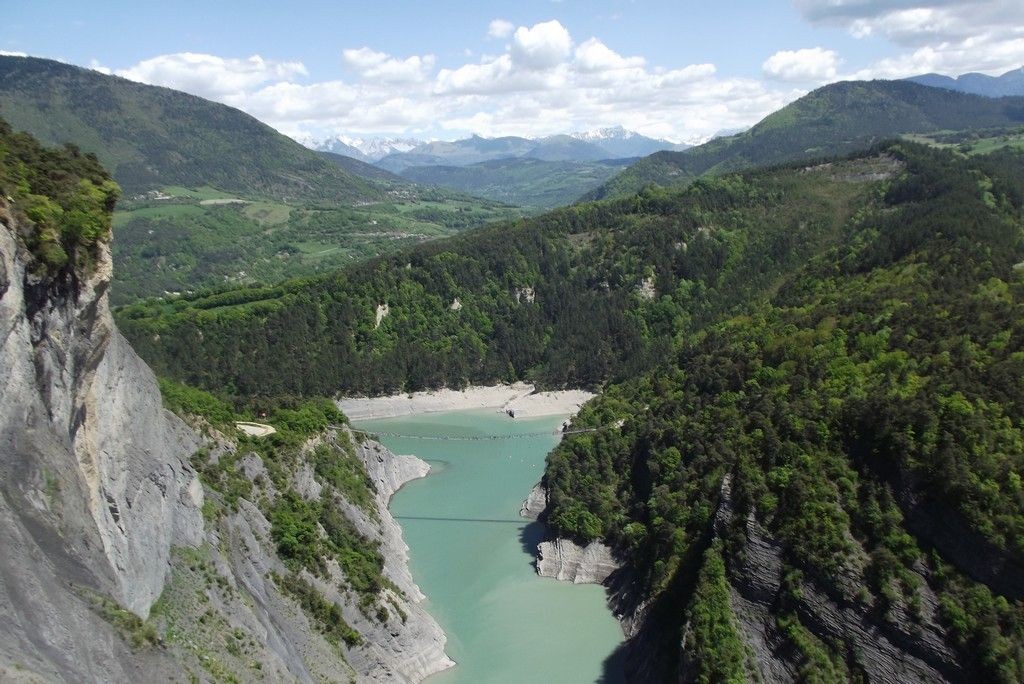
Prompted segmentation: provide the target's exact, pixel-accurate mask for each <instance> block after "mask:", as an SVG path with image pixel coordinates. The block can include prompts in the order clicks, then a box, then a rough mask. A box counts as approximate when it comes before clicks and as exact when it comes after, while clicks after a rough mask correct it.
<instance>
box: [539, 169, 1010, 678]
mask: <svg viewBox="0 0 1024 684" xmlns="http://www.w3.org/2000/svg"><path fill="white" fill-rule="evenodd" d="M905 159H906V164H907V168H906V171H907V173H906V174H904V175H903V176H901V177H900V178H898V179H896V180H895V181H893V182H892V183H891V184H886V185H885V186H884V187H882V188H880V189H879V190H880V194H879V195H878V202H877V203H875V204H872V205H869V206H866V207H864V208H863V209H862V210H861V211H859V212H857V213H856V214H855V215H854V216H853V217H852V219H851V220H850V221H848V222H847V223H846V224H845V225H844V227H843V229H842V231H841V234H840V236H839V239H838V240H837V242H836V246H835V247H833V248H831V249H830V250H828V251H827V252H825V253H823V254H821V255H819V256H818V257H816V258H814V259H813V260H811V261H810V263H809V264H808V265H807V266H805V267H803V268H801V269H799V270H797V271H796V272H794V273H793V274H792V275H791V276H789V277H787V278H786V279H785V281H784V282H782V283H781V286H780V287H779V288H778V289H777V291H776V292H775V293H774V294H773V296H772V297H771V298H770V299H769V300H768V301H755V302H752V303H749V304H747V305H745V306H743V307H741V308H740V309H738V310H736V311H735V312H734V313H733V314H732V315H729V316H726V317H724V318H723V319H722V320H720V321H719V322H717V323H715V324H714V325H711V326H708V327H706V328H704V329H702V330H700V331H699V332H698V333H696V334H694V335H692V336H689V337H687V338H685V339H684V340H683V342H682V344H681V345H680V346H679V347H678V348H677V350H676V351H675V354H674V355H673V357H672V358H671V359H670V360H669V361H668V362H667V363H666V364H665V366H664V367H663V368H661V369H659V370H658V371H656V372H653V373H650V374H647V375H644V376H643V377H641V378H639V379H637V380H634V381H630V382H627V383H624V384H622V385H619V386H615V387H613V388H612V389H610V390H609V391H607V392H605V393H604V394H603V395H602V396H601V397H600V398H599V399H598V400H596V401H595V402H593V403H592V404H591V405H589V406H588V407H586V408H585V411H584V413H583V414H582V415H581V416H580V418H579V419H578V421H577V422H578V423H580V424H583V425H594V426H598V425H608V424H609V423H612V422H613V421H619V420H622V421H624V423H623V427H622V429H621V431H604V432H599V433H596V434H595V435H581V436H574V437H572V438H570V439H568V440H566V441H565V442H563V443H562V445H561V446H560V447H559V448H558V449H557V450H556V451H555V453H554V454H553V455H552V456H551V457H550V459H549V466H548V470H547V474H546V481H547V485H548V488H549V489H548V491H549V494H550V496H551V499H550V502H551V509H550V511H551V516H550V518H549V522H550V523H551V524H552V525H553V526H554V527H555V528H557V529H558V530H560V532H561V533H562V534H565V535H568V536H572V537H576V538H579V539H593V538H603V539H605V540H610V541H611V543H613V544H614V545H615V546H617V547H619V548H622V549H626V550H628V553H629V558H630V562H631V566H632V568H633V570H634V571H635V573H636V577H637V581H638V582H639V583H640V584H642V585H643V586H644V587H645V594H646V595H647V596H654V597H658V599H657V602H659V603H660V608H658V609H655V613H656V614H657V615H658V616H659V617H658V618H657V619H658V620H659V621H660V622H659V623H658V629H660V630H661V631H662V632H664V633H667V634H669V635H671V636H669V637H667V638H666V642H668V643H666V644H665V645H664V647H665V648H666V649H671V648H672V645H671V644H672V643H676V644H678V643H679V640H680V639H686V640H687V643H688V645H689V647H690V648H691V649H692V652H691V653H690V655H689V658H690V662H689V663H683V664H680V663H676V662H675V661H674V657H672V656H665V658H667V659H668V662H670V663H672V666H671V667H669V668H668V669H669V670H673V669H675V667H676V666H681V667H682V673H683V675H684V677H694V678H699V679H701V680H702V681H724V680H727V679H728V680H730V681H732V680H734V679H742V678H749V677H751V676H752V674H751V673H752V672H753V671H754V669H755V668H753V667H752V665H751V663H750V661H749V660H748V658H747V657H746V656H745V655H744V652H745V648H746V647H745V645H744V644H745V640H746V641H749V632H750V626H749V624H745V623H744V619H743V617H742V616H732V615H731V610H732V609H731V608H730V605H729V603H728V600H726V602H725V603H724V604H723V602H722V599H721V594H718V595H717V597H716V593H715V591H716V589H715V584H714V583H715V582H717V583H719V585H723V584H725V585H727V583H728V582H732V584H733V585H737V586H739V589H738V590H739V591H740V592H741V593H743V592H744V591H745V590H747V588H746V587H744V586H743V584H744V583H745V582H753V581H754V579H753V577H754V576H756V575H757V574H758V573H762V574H764V575H765V579H764V581H766V582H767V581H769V579H768V575H769V574H770V573H769V570H768V566H765V565H760V566H759V565H758V564H757V563H758V561H757V560H756V558H757V552H755V547H758V544H760V545H761V546H760V547H758V548H761V549H762V551H763V548H764V545H765V544H767V543H770V544H777V545H778V546H779V548H780V551H781V554H780V555H781V561H782V566H781V571H780V573H781V577H782V580H781V581H782V585H781V590H780V593H779V596H778V604H777V605H776V606H774V607H772V608H771V609H770V610H771V611H772V613H774V620H775V624H774V625H771V626H770V628H769V630H768V631H769V634H771V632H773V631H774V632H775V633H774V635H773V636H774V638H776V639H777V640H778V641H779V642H780V643H781V648H782V649H783V653H784V654H788V655H784V656H783V658H784V659H786V660H788V661H789V662H790V664H791V665H792V667H793V669H794V670H795V671H796V672H798V673H799V676H800V677H801V678H803V679H805V680H808V681H834V680H854V681H856V680H857V679H858V677H860V676H863V672H864V670H863V669H862V668H863V667H865V664H864V661H863V660H862V658H863V657H865V656H864V653H862V652H861V649H862V648H863V644H861V643H859V642H858V637H857V635H856V633H855V631H854V630H850V631H849V632H847V633H845V634H844V635H842V636H841V637H836V636H835V634H830V633H829V630H828V624H827V622H828V621H827V619H823V618H822V612H821V609H820V608H818V607H816V606H815V605H814V601H813V599H812V598H811V597H812V596H813V594H814V592H815V591H822V592H824V594H825V595H826V596H828V597H829V599H830V600H831V601H832V602H834V603H835V604H836V605H837V606H840V607H841V608H843V609H844V610H848V611H849V612H850V613H851V614H854V615H859V616H863V617H864V619H867V620H869V621H872V622H873V623H875V624H877V625H880V627H879V629H880V630H881V631H882V633H887V634H888V637H887V638H888V639H890V640H894V638H895V637H894V635H896V637H899V636H900V635H903V634H904V632H906V633H915V632H916V633H918V634H920V633H929V632H934V633H936V634H939V635H941V637H942V638H943V639H944V640H945V641H946V642H947V643H948V644H951V645H952V647H953V649H954V651H955V653H956V658H955V659H954V660H953V661H951V662H944V661H943V659H942V658H940V657H939V656H936V655H935V653H934V652H933V651H931V650H929V648H924V647H921V648H919V649H917V650H914V649H913V648H911V649H909V650H908V653H910V654H911V655H914V656H916V657H919V658H922V659H924V660H926V661H927V662H931V661H930V660H929V657H933V658H935V660H936V662H937V664H936V663H931V664H932V665H933V666H934V667H936V668H937V669H938V671H939V672H941V673H942V674H943V676H944V677H947V678H950V679H961V678H963V679H968V680H970V679H974V680H975V681H982V680H984V681H1001V682H1017V681H1021V679H1022V678H1024V609H1022V604H1021V602H1020V600H1021V599H1022V598H1024V514H1022V511H1024V490H1022V488H1021V475H1022V471H1024V403H1022V400H1021V397H1022V396H1024V393H1022V390H1024V325H1022V323H1024V261H1022V259H1024V249H1022V231H1021V227H1022V224H1021V210H1022V207H1024V193H1022V187H1024V185H1022V181H1024V157H1021V156H1020V154H1019V153H1018V154H1016V155H1013V154H1009V153H1003V154H1001V155H999V156H996V157H993V158H988V159H985V160H984V161H979V162H978V164H977V165H976V166H973V168H972V166H970V165H967V164H964V163H962V162H959V161H956V160H954V159H953V157H952V156H948V155H945V154H940V153H926V152H924V151H923V150H915V151H914V152H913V154H911V155H910V156H908V157H905ZM727 477H728V478H730V479H731V499H732V501H731V502H727V501H725V499H726V492H725V491H723V489H722V487H723V481H724V480H725V479H726V478H727ZM720 492H722V495H721V496H720ZM723 506H725V507H726V508H727V510H726V511H725V520H719V521H717V522H716V521H715V520H714V518H715V516H716V507H719V513H718V514H719V515H720V516H721V515H722V514H723V511H722V509H721V507H723ZM713 523H714V526H715V530H714V532H713V533H712V525H713ZM761 526H763V528H764V529H763V530H762V529H761ZM765 530H766V531H767V532H766V533H765ZM766 538H767V539H769V540H770V542H765V541H764V540H765V539H766ZM712 539H714V543H712ZM752 559H753V560H752ZM723 563H724V565H725V566H726V567H728V568H729V569H730V572H731V574H730V575H729V576H728V577H729V579H727V576H726V575H724V574H723V571H722V567H723ZM752 571H753V572H752ZM697 574H699V575H700V576H701V577H703V578H704V580H702V581H703V582H705V584H708V585H710V586H701V585H698V586H697V587H696V588H695V587H694V585H693V578H694V576H695V575H697ZM748 595H749V594H748ZM726 598H728V594H726ZM684 605H686V606H688V607H687V609H686V611H685V612H684V611H683V610H682V608H683V606H684ZM662 609H663V610H662ZM837 612H838V611H837ZM687 621H689V625H688V626H686V627H684V625H685V624H686V623H687ZM823 622H824V623H825V626H823V625H822V623H823ZM769 638H771V637H769ZM673 639H674V640H675V641H674V642H673V641H672V640H673ZM908 640H909V639H908ZM737 653H738V654H739V655H738V657H732V658H730V654H733V655H734V656H735V654H737Z"/></svg>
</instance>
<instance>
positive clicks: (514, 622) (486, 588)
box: [357, 409, 623, 684]
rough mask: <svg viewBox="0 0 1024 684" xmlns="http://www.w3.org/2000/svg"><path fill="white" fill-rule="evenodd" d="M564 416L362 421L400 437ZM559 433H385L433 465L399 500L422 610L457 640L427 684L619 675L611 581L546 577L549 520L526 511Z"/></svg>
mask: <svg viewBox="0 0 1024 684" xmlns="http://www.w3.org/2000/svg"><path fill="white" fill-rule="evenodd" d="M563 420H564V416H551V417H545V418H533V419H525V420H511V419H509V418H508V417H506V416H505V415H504V414H501V413H498V412H496V411H494V410H493V409H489V410H479V411H455V412H449V413H437V414H426V415H418V416H404V417H401V418H388V419H381V420H365V421H358V422H357V427H359V428H362V429H365V430H370V431H375V432H390V433H396V434H401V435H418V436H434V437H436V436H458V437H473V436H477V437H480V436H491V435H497V436H502V437H508V436H514V435H523V434H524V433H536V432H544V431H548V432H549V433H553V432H554V431H556V430H557V429H558V428H559V426H560V425H561V423H562V421H563ZM557 440H558V437H557V436H556V435H555V434H545V435H542V436H527V437H514V438H511V439H487V440H480V441H471V440H465V441H458V440H451V441H441V440H423V439H409V438H403V437H388V436H384V435H382V436H381V437H380V441H381V442H382V443H384V444H385V445H386V446H387V447H388V448H389V449H391V450H392V451H394V452H395V453H398V454H415V455H416V456H419V457H420V458H422V459H424V460H426V461H428V462H429V463H430V466H431V473H430V475H428V476H427V477H425V478H423V479H420V480H415V481H413V482H410V483H408V484H407V485H406V486H405V487H403V488H402V489H401V490H400V491H399V492H398V493H397V494H395V497H394V499H393V500H392V502H391V511H392V513H393V514H394V516H395V518H397V519H398V522H399V523H400V524H401V526H402V529H403V531H404V534H405V540H406V542H407V543H408V544H409V548H410V552H409V555H410V565H411V568H412V574H413V578H414V579H415V580H416V582H417V584H419V586H420V589H422V590H423V593H424V594H426V595H427V600H426V602H425V603H424V604H423V605H424V607H425V608H426V609H427V610H428V611H429V612H430V613H431V614H432V615H433V616H434V617H435V618H436V619H437V621H438V622H439V623H440V624H441V627H442V628H443V629H444V631H445V633H446V634H447V636H448V643H447V646H446V651H447V652H448V655H449V656H450V657H451V658H452V659H453V660H455V662H456V663H458V665H457V666H456V667H454V668H452V669H450V670H448V671H446V672H443V673H441V674H439V675H436V676H434V677H431V678H430V679H429V680H428V681H429V684H452V683H455V682H459V683H462V684H469V683H477V682H480V683H484V682H486V683H492V682H493V683H495V684H504V683H508V684H522V683H523V682H559V683H560V684H576V683H579V684H585V683H590V682H596V681H602V682H620V681H621V676H620V673H619V672H617V671H616V665H617V662H618V661H617V659H612V658H611V656H612V654H613V652H615V650H616V647H617V646H619V644H620V643H621V642H622V638H623V637H622V631H621V630H620V628H619V624H618V622H617V621H616V620H615V618H614V617H613V616H612V614H611V612H610V611H609V610H608V608H607V606H606V603H605V591H604V588H603V587H601V586H598V585H573V584H571V583H568V582H559V581H557V580H553V579H549V578H544V577H539V576H538V575H537V574H536V571H535V570H534V567H533V560H534V551H535V549H536V546H537V544H538V543H539V542H540V541H542V539H543V534H544V530H543V526H542V525H541V524H540V523H535V522H531V521H527V520H525V519H523V518H520V517H519V508H520V506H521V504H522V501H523V499H524V498H526V495H527V494H528V493H529V491H530V488H531V487H532V486H533V485H534V484H535V483H536V482H537V481H538V480H539V479H540V477H541V475H542V474H543V472H544V458H545V456H546V455H547V453H548V452H549V451H550V450H551V449H552V448H553V447H554V446H555V444H556V443H557Z"/></svg>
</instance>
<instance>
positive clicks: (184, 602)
mask: <svg viewBox="0 0 1024 684" xmlns="http://www.w3.org/2000/svg"><path fill="white" fill-rule="evenodd" d="M14 220H15V219H14V218H12V216H11V215H10V214H9V213H8V211H7V208H6V205H4V203H3V200H2V199H0V339H2V340H3V346H2V349H0V378H3V382H2V383H0V549H2V550H3V553H0V614H2V615H3V616H4V619H3V620H0V680H2V681H7V680H13V681H65V682H136V681H147V682H148V681H185V680H189V679H192V680H196V681H203V682H213V681H225V680H226V679H227V678H228V675H232V676H234V677H235V678H236V679H237V680H239V681H254V680H262V681H298V682H310V683H312V682H325V681H326V682H350V681H377V682H399V683H405V682H409V683H412V682H419V681H421V680H422V679H424V678H426V677H427V676H429V675H430V674H433V673H435V672H438V671H440V670H443V669H445V668H447V667H450V666H451V665H452V664H453V663H452V661H451V660H450V659H449V658H448V657H447V656H446V655H445V653H444V644H445V636H444V633H443V632H442V631H441V629H440V627H439V626H438V624H437V623H436V622H435V621H434V620H433V618H431V617H430V616H429V615H428V614H427V613H426V611H425V610H424V609H423V607H422V606H421V605H420V602H421V600H422V598H423V595H422V593H421V592H420V590H419V588H418V587H417V586H416V584H415V582H414V581H413V578H412V575H411V573H410V572H409V568H408V548H407V546H406V545H405V543H404V540H403V539H402V534H401V529H400V528H399V526H398V524H397V523H396V522H395V520H394V519H393V518H392V517H391V515H390V513H389V512H388V508H387V506H388V501H389V500H390V498H391V496H392V494H394V492H395V491H396V490H397V489H398V488H399V487H401V486H402V485H403V484H404V483H405V482H407V481H408V480H410V479H413V478H416V477H422V476H424V475H425V474H426V473H427V471H428V470H429V466H427V464H426V463H424V462H423V461H420V460H419V459H416V458H413V457H407V456H396V455H394V454H392V453H391V452H389V451H387V450H386V449H384V448H383V447H381V446H380V445H378V444H376V443H372V442H366V443H363V444H357V445H355V451H354V453H355V454H356V455H357V456H358V458H359V460H360V461H361V462H362V464H363V465H364V466H365V468H366V471H367V474H368V476H369V478H370V480H371V482H372V483H373V485H374V489H375V499H374V500H373V502H372V505H371V506H370V508H369V510H363V509H361V508H359V507H358V506H356V505H354V504H351V503H349V502H348V501H347V500H345V499H344V497H341V496H339V498H337V499H334V500H332V501H335V502H336V505H338V506H339V508H340V510H341V513H342V514H343V515H344V516H345V517H346V518H348V519H349V521H351V523H352V524H353V525H354V526H355V528H356V529H358V530H359V532H360V533H361V534H362V535H363V536H364V537H365V538H367V539H368V540H370V542H369V543H371V544H375V545H377V548H378V549H379V551H380V554H381V556H382V557H383V559H384V568H383V575H384V576H385V578H386V580H387V586H385V587H384V588H383V589H381V592H380V596H379V601H378V604H377V607H375V608H373V609H368V608H367V607H366V606H365V605H361V604H360V599H359V597H358V596H357V595H356V594H355V593H354V592H352V591H350V590H349V589H348V588H347V587H348V582H347V579H346V578H345V576H344V573H343V571H342V570H341V568H340V567H339V565H338V563H337V562H336V561H334V560H333V559H332V560H330V561H328V563H327V571H326V575H324V576H316V577H314V576H312V575H310V574H309V573H308V571H305V570H303V571H302V573H303V576H302V578H303V579H304V580H305V581H307V582H308V583H309V584H310V585H312V586H314V587H315V588H316V589H317V590H318V591H319V593H320V595H321V596H322V597H323V598H325V599H327V600H328V601H330V602H332V603H334V604H335V605H336V606H338V607H339V608H340V610H341V614H342V615H343V617H344V619H345V621H346V622H347V623H348V624H349V625H351V626H352V628H353V629H355V630H356V631H357V632H358V633H359V635H360V641H359V643H353V644H351V645H346V644H344V643H341V644H338V645H333V644H331V643H328V641H327V640H325V638H324V636H323V635H322V633H321V630H320V628H319V627H318V625H317V624H315V623H314V621H313V619H312V618H311V617H310V615H308V614H307V609H306V608H304V607H303V606H302V605H301V603H300V602H298V601H297V600H296V598H295V597H294V596H293V595H290V594H288V593H287V592H285V591H283V589H282V587H281V586H279V584H278V583H279V581H280V578H281V577H284V576H286V575H289V574H290V573H291V572H292V570H293V569H292V568H288V567H286V566H285V564H284V562H283V561H282V559H281V558H280V557H279V556H278V553H277V546H276V544H275V542H274V541H273V539H272V537H271V524H270V522H269V521H268V519H267V518H266V516H265V515H264V511H265V510H268V506H270V505H272V502H273V501H275V500H276V499H277V497H278V496H280V495H281V492H278V491H277V490H276V488H275V487H274V485H273V483H272V480H273V478H272V477H270V472H268V468H267V467H265V466H266V464H264V463H263V462H262V459H261V457H260V456H259V455H258V454H255V453H248V454H244V455H240V456H239V457H238V458H237V459H235V460H233V461H225V462H224V463H234V467H235V469H236V471H237V474H238V476H240V477H243V478H245V479H248V480H249V481H251V482H252V483H253V488H252V494H251V496H249V497H248V499H247V498H242V499H239V500H238V501H237V504H236V505H233V506H226V505H225V504H224V502H223V501H222V496H221V494H219V493H218V492H216V491H214V490H211V489H209V488H206V487H204V485H203V484H202V483H201V481H200V479H199V478H198V477H197V475H196V472H195V471H194V469H193V467H192V465H191V463H192V461H193V459H195V458H200V457H201V456H200V455H201V454H205V456H203V457H204V458H206V459H207V460H208V462H209V463H211V464H218V463H220V462H221V459H224V458H228V457H229V456H233V455H235V454H236V452H237V449H238V444H237V443H236V440H235V438H234V437H233V436H230V435H222V434H220V433H218V432H217V431H216V430H213V429H212V428H210V426H208V425H205V424H203V423H201V422H197V423H196V424H195V425H194V426H190V425H187V424H186V423H185V422H183V421H182V420H180V419H179V418H178V417H176V416H174V415H173V414H171V413H169V412H167V411H165V410H164V409H163V407H162V400H161V396H160V391H159V388H158V386H157V383H156V380H155V378H154V376H153V374H152V372H151V371H150V370H149V368H148V367H147V366H146V365H145V364H144V363H143V362H142V361H141V360H140V359H139V357H138V356H136V354H135V353H134V352H133V351H132V349H131V348H130V347H129V345H128V344H127V342H126V341H125V340H124V338H122V337H121V335H120V333H118V331H117V329H116V327H115V325H114V322H113V319H112V317H111V314H110V310H109V306H108V303H107V289H108V287H109V284H110V274H111V265H110V255H109V251H108V250H107V248H106V247H103V248H102V249H101V251H100V254H99V258H98V260H97V263H96V264H95V267H94V268H93V269H92V270H91V271H90V272H89V273H88V274H87V275H83V274H78V275H77V276H76V275H67V276H66V277H64V278H63V279H62V280H60V281H59V282H41V281H39V280H38V279H37V278H35V277H34V276H33V275H32V274H31V273H29V272H27V269H26V264H27V263H29V261H30V256H29V255H28V254H27V252H26V251H25V249H24V247H23V246H22V245H21V244H20V243H19V240H18V238H17V237H16V236H17V234H18V230H17V229H18V226H16V225H15V224H14ZM351 439H352V435H351V434H343V433H338V432H334V431H328V432H327V433H324V434H321V435H320V436H318V437H316V438H314V439H313V440H311V441H310V443H308V444H307V445H306V446H305V448H304V449H303V450H302V452H301V453H300V454H298V456H297V459H298V460H297V462H296V463H295V464H294V467H292V466H289V468H290V470H289V477H290V480H289V482H288V487H289V488H291V489H294V490H295V491H297V492H299V493H300V494H301V495H302V496H305V497H306V498H309V499H317V498H318V497H320V495H321V492H322V491H323V490H324V483H323V482H320V481H318V479H317V475H316V472H315V468H314V467H313V464H312V462H311V461H310V460H309V458H308V457H309V455H310V452H312V450H313V449H314V448H315V447H316V446H317V444H320V443H323V442H331V443H332V444H333V445H334V446H335V447H338V446H339V445H342V444H350V442H351ZM350 453H351V452H350ZM196 462H197V463H198V462H199V461H196ZM276 467H277V468H281V464H280V463H277V464H276ZM324 500H325V501H326V499H324ZM204 502H206V503H208V504H210V514H209V515H208V516H204V512H205V511H206V507H204ZM216 511H220V513H217V512H216Z"/></svg>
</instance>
